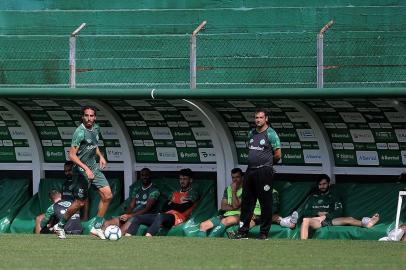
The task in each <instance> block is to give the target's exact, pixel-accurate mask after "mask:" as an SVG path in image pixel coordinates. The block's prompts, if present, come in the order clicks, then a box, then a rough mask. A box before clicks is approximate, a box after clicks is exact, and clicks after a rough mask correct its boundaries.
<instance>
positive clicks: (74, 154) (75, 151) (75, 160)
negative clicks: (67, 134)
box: [69, 146, 94, 180]
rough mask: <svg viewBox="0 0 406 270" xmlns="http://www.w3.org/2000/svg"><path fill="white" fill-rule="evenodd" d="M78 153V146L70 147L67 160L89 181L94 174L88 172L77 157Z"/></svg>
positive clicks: (86, 167)
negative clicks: (82, 172) (78, 168)
mask: <svg viewBox="0 0 406 270" xmlns="http://www.w3.org/2000/svg"><path fill="white" fill-rule="evenodd" d="M78 151H79V147H78V146H72V147H71V148H70V150H69V159H70V160H71V161H72V162H73V163H75V164H76V165H78V166H79V167H80V168H82V169H83V170H84V171H85V173H86V175H87V178H88V179H89V180H93V179H94V174H93V172H92V170H90V168H89V167H88V166H87V165H86V164H85V163H83V162H82V161H81V160H80V159H79V157H78V155H77V154H78Z"/></svg>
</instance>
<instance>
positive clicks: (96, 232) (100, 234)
mask: <svg viewBox="0 0 406 270" xmlns="http://www.w3.org/2000/svg"><path fill="white" fill-rule="evenodd" d="M90 233H91V234H93V235H94V236H97V237H99V238H100V239H101V240H106V236H105V235H104V232H103V230H102V229H100V228H99V229H96V228H95V227H93V228H91V229H90Z"/></svg>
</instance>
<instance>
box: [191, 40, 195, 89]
mask: <svg viewBox="0 0 406 270" xmlns="http://www.w3.org/2000/svg"><path fill="white" fill-rule="evenodd" d="M190 89H196V36H195V35H192V36H191V37H190Z"/></svg>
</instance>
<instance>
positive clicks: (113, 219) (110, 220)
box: [102, 217, 123, 232]
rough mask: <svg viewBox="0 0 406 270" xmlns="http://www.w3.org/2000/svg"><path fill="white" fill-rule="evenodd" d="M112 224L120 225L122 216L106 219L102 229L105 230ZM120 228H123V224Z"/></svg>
mask: <svg viewBox="0 0 406 270" xmlns="http://www.w3.org/2000/svg"><path fill="white" fill-rule="evenodd" d="M110 225H116V226H120V218H118V217H114V218H112V219H109V220H106V221H104V223H103V226H102V229H103V230H105V229H106V228H107V227H108V226H110ZM120 229H121V226H120ZM121 232H123V230H121Z"/></svg>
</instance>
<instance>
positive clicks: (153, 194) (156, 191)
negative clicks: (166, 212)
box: [148, 188, 161, 200]
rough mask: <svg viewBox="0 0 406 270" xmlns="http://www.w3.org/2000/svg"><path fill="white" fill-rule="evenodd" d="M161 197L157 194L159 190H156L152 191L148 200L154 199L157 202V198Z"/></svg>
mask: <svg viewBox="0 0 406 270" xmlns="http://www.w3.org/2000/svg"><path fill="white" fill-rule="evenodd" d="M160 195H161V193H160V192H159V190H158V189H157V188H156V189H154V190H153V191H152V192H151V193H150V194H149V197H148V199H155V200H158V198H159V196H160Z"/></svg>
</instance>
